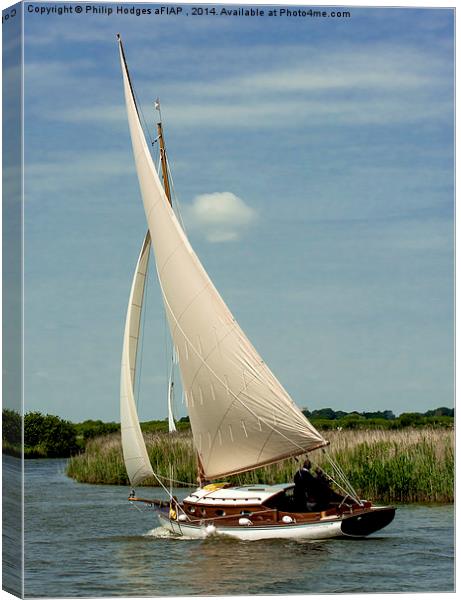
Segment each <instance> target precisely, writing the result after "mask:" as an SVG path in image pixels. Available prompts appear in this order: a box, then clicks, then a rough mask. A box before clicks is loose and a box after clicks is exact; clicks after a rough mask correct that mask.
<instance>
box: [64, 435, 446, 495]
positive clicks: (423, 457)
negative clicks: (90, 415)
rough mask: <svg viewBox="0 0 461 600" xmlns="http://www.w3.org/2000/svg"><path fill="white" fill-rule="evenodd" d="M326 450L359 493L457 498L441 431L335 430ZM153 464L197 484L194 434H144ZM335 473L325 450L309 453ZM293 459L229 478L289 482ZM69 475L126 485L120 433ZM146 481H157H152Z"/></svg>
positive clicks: (94, 447) (101, 441) (94, 445)
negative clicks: (192, 436)
mask: <svg viewBox="0 0 461 600" xmlns="http://www.w3.org/2000/svg"><path fill="white" fill-rule="evenodd" d="M328 438H329V440H330V447H329V449H328V453H329V455H330V456H331V458H333V460H334V461H335V462H337V463H339V464H340V465H341V467H342V469H343V471H344V472H345V474H346V476H347V478H348V479H349V480H350V482H351V483H352V485H353V486H354V489H355V490H356V492H357V493H358V495H359V496H360V497H362V498H367V499H369V500H373V501H381V502H453V496H454V489H453V488H454V436H453V431H447V430H443V429H429V428H428V429H405V430H401V431H378V430H374V431H357V430H352V431H350V430H349V431H331V432H329V434H328ZM145 440H146V446H147V450H148V453H149V458H150V460H151V463H152V467H153V469H154V471H155V472H156V473H158V474H159V475H161V476H162V477H164V478H169V477H170V476H171V477H172V479H174V480H175V481H176V482H181V483H182V484H188V483H189V484H190V485H193V484H194V482H195V481H196V476H197V473H196V462H195V455H194V450H193V445H192V438H191V436H190V433H186V432H183V433H178V434H175V435H173V436H171V435H169V434H165V433H156V434H145ZM310 458H311V460H312V461H313V462H314V464H315V465H318V466H320V467H322V468H324V469H325V470H326V471H327V472H328V473H332V470H331V468H330V466H329V462H328V460H327V455H326V453H325V452H322V451H316V452H313V453H312V454H310ZM297 468H298V463H297V462H296V461H295V460H294V459H289V460H285V461H283V462H280V463H277V464H274V465H270V466H268V467H264V468H261V469H257V470H255V471H251V472H249V473H244V474H242V475H236V476H233V477H230V478H228V480H229V481H231V482H233V483H235V484H254V483H281V482H286V481H291V480H292V478H293V475H294V472H295V471H296V469H297ZM67 474H68V475H69V476H70V477H73V478H74V479H76V480H77V481H80V482H86V483H105V484H128V479H127V475H126V471H125V467H124V464H123V457H122V450H121V443H120V435H119V434H112V435H109V436H104V437H100V438H95V439H93V440H91V441H90V442H88V444H87V447H86V451H85V453H84V454H81V455H78V456H74V457H73V458H71V459H70V461H69V463H68V468H67ZM144 485H157V483H156V481H155V480H154V479H151V480H146V481H145V482H144Z"/></svg>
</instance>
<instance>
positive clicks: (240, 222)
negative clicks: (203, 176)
mask: <svg viewBox="0 0 461 600" xmlns="http://www.w3.org/2000/svg"><path fill="white" fill-rule="evenodd" d="M256 216H257V215H256V212H255V211H254V210H253V209H252V208H250V207H249V206H247V205H246V204H245V202H243V200H242V199H241V198H239V197H238V196H236V195H235V194H232V193H231V192H214V193H212V194H201V195H200V196H196V197H195V199H194V201H193V203H192V204H191V205H190V206H188V207H187V208H186V219H187V223H188V224H189V225H190V226H191V227H192V228H196V229H199V230H200V231H202V233H203V234H204V235H205V237H206V239H207V240H208V241H209V242H229V241H234V240H237V239H238V238H239V237H240V234H241V233H242V231H243V230H244V229H245V228H246V227H248V226H249V225H251V223H253V222H254V221H255V219H256Z"/></svg>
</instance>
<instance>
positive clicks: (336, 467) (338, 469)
mask: <svg viewBox="0 0 461 600" xmlns="http://www.w3.org/2000/svg"><path fill="white" fill-rule="evenodd" d="M325 455H326V458H327V460H328V462H329V463H330V465H331V467H332V468H333V470H334V471H336V473H337V475H339V477H340V478H341V479H342V480H343V483H344V484H345V485H346V488H347V489H349V493H350V494H352V496H353V497H354V498H355V499H356V500H359V498H358V495H357V493H356V491H355V490H354V488H353V487H352V484H351V483H350V482H349V480H348V479H347V477H346V475H345V474H344V472H343V470H342V469H341V467H340V466H339V464H337V463H336V462H335V461H334V460H333V458H332V457H331V456H330V455H329V454H328V453H325Z"/></svg>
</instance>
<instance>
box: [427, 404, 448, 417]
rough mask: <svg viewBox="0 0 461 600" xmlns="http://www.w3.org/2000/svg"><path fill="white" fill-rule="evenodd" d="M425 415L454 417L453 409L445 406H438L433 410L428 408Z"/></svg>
mask: <svg viewBox="0 0 461 600" xmlns="http://www.w3.org/2000/svg"><path fill="white" fill-rule="evenodd" d="M424 416H425V417H454V416H455V409H454V408H447V407H446V406H440V407H439V408H435V409H434V410H428V411H427V412H425V413H424Z"/></svg>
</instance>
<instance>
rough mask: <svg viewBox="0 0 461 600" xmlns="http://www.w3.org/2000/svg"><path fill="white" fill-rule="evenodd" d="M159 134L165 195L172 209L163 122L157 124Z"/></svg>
mask: <svg viewBox="0 0 461 600" xmlns="http://www.w3.org/2000/svg"><path fill="white" fill-rule="evenodd" d="M157 134H158V137H157V139H158V143H159V144H160V160H161V163H162V175H163V187H164V188H165V194H166V197H167V198H168V202H169V203H170V206H171V207H172V206H173V204H172V202H171V191H170V180H169V178H168V166H167V162H166V150H165V140H164V139H163V129H162V122H161V121H160V122H159V123H157Z"/></svg>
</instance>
